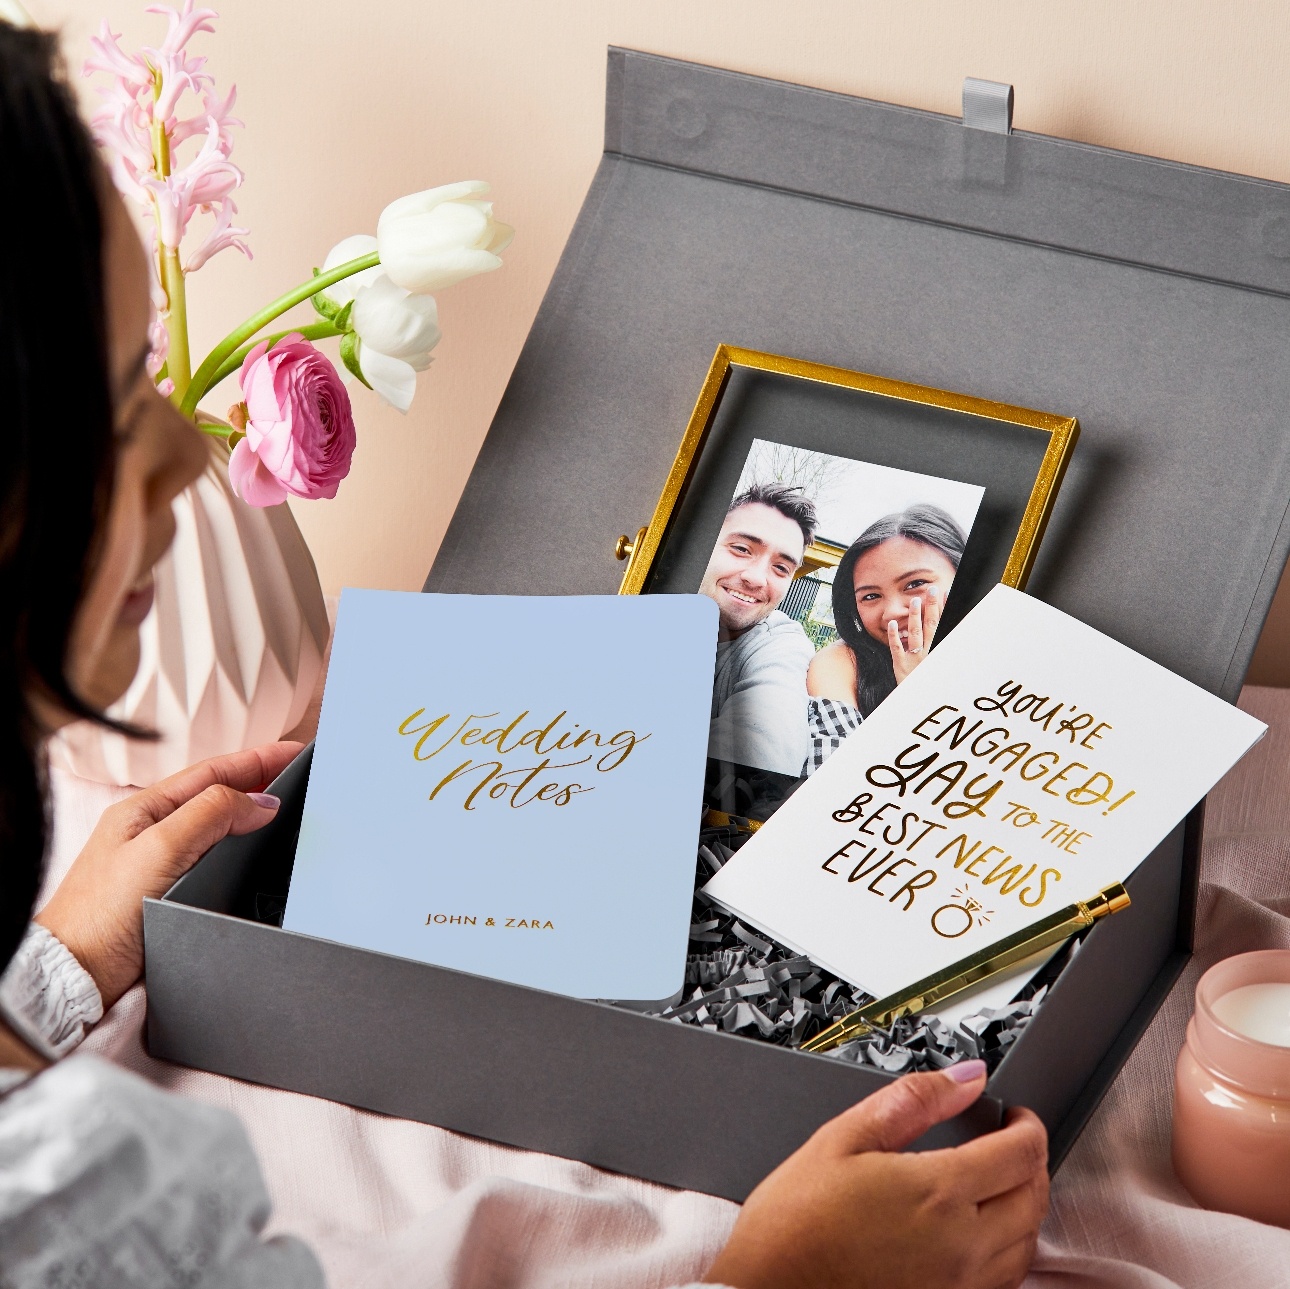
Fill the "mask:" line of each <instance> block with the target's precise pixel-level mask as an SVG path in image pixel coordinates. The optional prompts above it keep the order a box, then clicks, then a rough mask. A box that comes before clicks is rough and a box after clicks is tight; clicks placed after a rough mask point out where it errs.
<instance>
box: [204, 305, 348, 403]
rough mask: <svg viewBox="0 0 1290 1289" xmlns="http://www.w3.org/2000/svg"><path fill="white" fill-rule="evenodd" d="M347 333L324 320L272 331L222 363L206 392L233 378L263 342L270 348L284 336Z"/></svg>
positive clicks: (318, 337) (314, 337)
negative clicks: (253, 350)
mask: <svg viewBox="0 0 1290 1289" xmlns="http://www.w3.org/2000/svg"><path fill="white" fill-rule="evenodd" d="M344 334H345V333H344V332H343V331H341V329H340V328H339V327H337V326H333V325H332V323H330V322H327V321H326V320H323V321H322V322H310V323H308V324H307V325H305V326H303V327H288V328H287V329H286V330H285V331H271V332H270V333H269V334H268V335H267V336H258V337H256V338H255V339H252V340H248V341H247V342H246V343H245V344H244V345H239V346H238V348H236V349H235V350H233V352H232V353H231V354H229V356H228V357H227V358H225V359H224V361H223V362H222V363H220V365H219V368H218V369H217V370H216V372H215V375H214V376H212V377H211V378H210V383H209V384H208V385H207V386H206V392H207V393H209V392H210V391H211V390H212V389H214V388H215V386H216V385H218V384H219V383H220V381H222V380H224V379H225V378H226V377H228V376H231V375H232V374H233V373H234V372H235V371H237V369H238V368H239V367H240V366H241V365H242V363H243V362H244V361H245V360H246V356H247V354H249V353H250V352H251V350H252V349H254V348H255V347H256V345H258V344H259V343H260V342H261V341H262V340H267V341H268V342H269V345H270V347H272V346H273V345H276V344H277V343H278V341H279V340H281V339H282V337H283V336H290V335H301V336H304V338H305V339H306V340H326V339H327V337H328V336H342V335H344Z"/></svg>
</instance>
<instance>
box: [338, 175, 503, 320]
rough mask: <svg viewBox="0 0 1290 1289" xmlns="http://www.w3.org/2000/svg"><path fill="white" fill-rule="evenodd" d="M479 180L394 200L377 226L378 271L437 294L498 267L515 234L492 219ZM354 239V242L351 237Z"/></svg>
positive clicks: (406, 285)
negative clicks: (500, 254) (482, 199)
mask: <svg viewBox="0 0 1290 1289" xmlns="http://www.w3.org/2000/svg"><path fill="white" fill-rule="evenodd" d="M487 192H488V185H487V184H486V183H481V182H479V181H478V180H467V181H466V182H464V183H456V184H444V185H443V186H442V187H440V188H431V189H429V190H428V191H426V192H418V193H413V194H411V196H408V197H400V198H399V199H398V200H397V201H392V202H391V203H390V204H389V205H388V206H386V208H385V209H384V210H383V211H382V212H381V218H380V219H379V220H378V221H377V225H376V242H377V249H378V250H379V252H380V256H381V267H382V268H383V269H384V270H385V271H386V273H388V274H389V275H390V279H391V280H392V281H393V282H394V283H395V284H396V285H398V286H401V287H403V288H404V289H405V290H408V291H411V292H413V293H414V294H416V295H425V294H429V293H430V292H432V291H441V290H442V289H443V288H444V287H446V286H452V285H453V284H454V283H455V282H460V281H462V280H463V279H465V278H468V277H473V276H474V275H475V274H476V273H489V272H492V270H493V269H499V268H501V267H502V261H501V259H500V258H499V257H498V252H499V251H502V250H505V249H506V247H507V246H509V245H510V242H511V238H512V237H513V236H514V235H515V230H514V229H513V228H511V227H510V225H509V224H503V223H501V222H499V221H498V220H495V219H494V218H493V203H492V202H490V201H476V200H473V198H477V197H482V196H483V195H484V194H485V193H487ZM351 240H352V239H351Z"/></svg>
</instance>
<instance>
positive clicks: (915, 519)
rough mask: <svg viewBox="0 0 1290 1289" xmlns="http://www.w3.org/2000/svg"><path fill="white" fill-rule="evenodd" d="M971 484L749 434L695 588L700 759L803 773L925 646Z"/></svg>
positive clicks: (944, 591) (966, 526) (959, 540)
mask: <svg viewBox="0 0 1290 1289" xmlns="http://www.w3.org/2000/svg"><path fill="white" fill-rule="evenodd" d="M984 493H985V489H984V488H980V487H977V486H975V485H972V484H965V483H959V482H956V481H954V480H950V479H939V478H936V477H935V476H932V475H924V474H916V473H913V472H910V471H906V470H895V469H892V468H890V467H887V466H880V465H874V464H872V463H869V462H864V461H851V460H846V459H845V458H842V457H835V456H830V455H827V454H825V453H821V452H811V451H809V450H807V449H805V448H797V447H791V446H789V445H786V444H781V443H771V442H768V441H765V440H761V439H756V440H754V441H753V445H752V447H751V449H750V451H749V453H748V458H747V460H746V462H745V464H744V468H743V472H742V474H741V475H740V479H739V483H738V486H737V487H736V489H735V493H734V496H733V498H732V499H731V502H730V505H729V507H728V509H727V511H726V515H725V518H724V520H723V522H722V525H721V532H720V535H719V536H718V538H717V543H716V546H715V547H714V549H713V552H712V556H711V558H710V559H709V561H708V566H707V570H706V572H705V573H704V575H703V580H702V583H701V585H700V587H699V590H700V593H701V594H703V595H707V596H709V597H710V598H711V599H713V600H715V601H716V603H717V607H718V609H719V610H720V623H721V625H720V632H719V635H718V644H717V664H716V676H715V682H714V686H713V693H712V724H711V728H710V733H709V743H708V755H709V757H711V758H713V759H714V760H716V761H719V762H723V763H727V764H733V765H737V766H748V767H753V768H756V769H761V770H769V771H771V772H773V773H775V774H782V775H789V776H792V777H794V778H801V777H804V776H806V775H809V774H811V773H813V772H814V771H815V770H817V769H818V768H819V767H820V766H821V765H822V764H823V763H824V761H825V760H826V759H827V758H828V756H829V755H830V754H831V753H832V752H834V751H835V750H836V749H837V748H838V747H839V746H840V745H841V743H842V740H843V739H845V738H846V737H847V735H848V734H850V733H851V732H852V731H854V730H856V729H858V728H859V726H860V724H861V722H862V721H863V720H864V719H865V718H866V717H867V716H868V715H869V714H870V713H871V712H872V711H873V710H874V708H875V707H877V706H878V704H879V703H881V702H882V700H883V699H884V698H886V696H887V695H888V694H890V693H891V692H892V690H894V689H895V687H896V686H897V685H898V684H900V682H901V681H903V680H904V679H905V678H906V677H907V676H908V675H909V674H910V673H911V672H912V671H913V670H914V669H915V668H916V667H917V666H918V664H919V663H920V662H921V661H922V660H923V658H924V657H926V653H927V650H928V649H929V648H930V647H931V645H932V642H933V641H934V639H935V637H936V629H937V626H938V624H939V622H940V619H941V613H942V610H943V608H944V605H945V599H946V596H947V595H948V594H949V591H950V587H951V586H952V585H953V582H954V578H955V575H956V573H957V571H958V567H959V563H960V561H961V559H962V556H963V550H964V547H965V546H966V544H967V539H968V535H969V533H970V532H971V531H972V525H973V523H974V521H975V519H976V514H977V510H978V508H979V507H980V504H981V498H982V496H983V495H984Z"/></svg>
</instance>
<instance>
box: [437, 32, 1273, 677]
mask: <svg viewBox="0 0 1290 1289" xmlns="http://www.w3.org/2000/svg"><path fill="white" fill-rule="evenodd" d="M1288 340H1290V189H1287V187H1286V186H1284V185H1280V184H1273V183H1267V182H1263V181H1259V180H1254V179H1248V178H1244V177H1241V176H1236V175H1230V174H1222V173H1218V172H1215V171H1208V170H1202V169H1198V168H1196V167H1190V166H1182V165H1177V164H1175V163H1171V162H1165V161H1156V160H1153V159H1151V158H1146V157H1141V156H1135V155H1131V154H1125V153H1118V152H1113V151H1109V150H1107V149H1102V148H1093V147H1088V146H1084V145H1079V144H1073V143H1070V142H1067V141H1064V140H1058V139H1050V138H1045V137H1042V136H1038V135H1028V134H1024V133H1018V132H1014V133H1012V134H1010V135H1000V134H990V133H985V132H983V131H980V130H968V129H964V127H963V125H962V123H961V122H960V121H959V120H958V119H957V118H953V117H945V116H938V115H936V114H933V113H927V112H920V111H914V110H912V109H906V108H900V107H893V106H891V105H888V104H882V103H874V102H869V101H866V100H863V99H856V98H850V97H847V96H845V95H839V94H831V93H825V92H822V91H813V90H803V89H802V88H801V87H796V86H788V85H782V84H779V83H776V82H772V81H766V80H761V79H758V78H756V77H750V76H743V75H739V74H736V73H731V72H724V71H718V70H714V69H711V68H705V67H699V66H696V65H693V64H687V63H681V62H677V61H674V60H671V59H666V58H659V57H655V56H653V55H648V54H642V53H637V52H634V51H630V50H621V49H615V50H612V51H611V52H610V60H609V94H608V111H607V123H606V151H605V156H604V158H603V160H602V162H601V165H600V168H599V170H598V172H597V174H596V177H595V179H594V181H593V183H592V187H591V190H590V192H589V194H588V197H587V200H586V203H585V204H584V207H583V210H582V214H581V216H580V217H579V220H578V222H577V225H576V227H575V229H574V232H573V235H572V237H571V238H570V241H569V244H568V247H567V248H566V250H565V253H564V255H563V257H562V258H561V260H560V263H559V266H558V268H557V270H556V273H555V276H554V278H553V280H552V282H551V286H550V289H549V290H548V292H547V295H546V298H545V300H544V302H543V305H542V308H541V310H540V311H539V314H538V317H537V320H536V322H535V324H534V327H533V330H532V332H531V333H530V335H529V338H528V341H527V343H526V344H525V347H524V349H523V352H522V353H521V355H520V359H519V361H518V363H517V365H516V368H515V372H514V375H513V376H512V379H511V382H510V385H509V386H508V388H507V391H506V394H505V395H504V397H503V399H502V402H501V405H500V407H499V409H498V413H497V416H496V418H495V420H494V422H493V426H492V428H491V430H490V432H489V434H488V437H487V439H486V440H485V443H484V445H483V448H482V449H481V451H480V455H479V459H478V461H477V463H476V466H475V470H474V472H473V473H472V475H471V478H470V480H469V482H468V483H467V486H466V489H465V491H464V493H463V495H462V498H461V501H460V504H459V505H458V508H457V511H456V513H455V515H454V517H453V520H452V523H451V524H450V526H449V529H448V532H447V534H446V535H445V538H444V541H443V544H442V546H441V548H440V551H439V555H438V558H437V559H436V561H435V565H434V568H433V569H432V570H431V573H430V576H429V578H428V580H427V582H426V589H427V590H436V591H487V592H495V593H524V592H534V593H573V592H612V591H614V590H615V589H616V588H617V584H618V579H619V576H620V574H621V571H622V567H621V565H619V564H617V563H616V562H615V560H614V558H613V555H612V546H613V540H614V538H615V536H616V535H617V534H618V533H620V532H633V531H635V528H636V527H637V526H638V525H639V524H642V523H644V522H645V521H646V520H647V518H648V516H649V514H650V512H651V510H652V508H653V505H654V501H655V500H656V498H657V495H658V491H659V489H660V487H661V485H662V482H663V479H664V476H665V474H666V471H667V468H668V466H669V464H670V462H671V458H672V455H673V453H674V452H675V450H676V446H677V443H678V442H679V440H680V436H681V433H682V430H683V429H684V426H685V423H686V419H687V417H688V415H689V412H690V409H691V407H692V405H693V402H694V399H695V397H696V396H697V394H698V390H699V387H700V384H701V382H702V379H703V375H704V372H705V371H706V369H707V365H708V363H709V361H710V359H711V356H712V353H713V351H714V350H715V348H716V346H717V344H719V343H722V342H728V343H733V344H738V345H743V346H746V347H749V348H754V349H762V350H768V351H771V352H777V353H785V354H790V355H793V356H796V357H802V358H808V359H812V360H816V361H820V362H825V363H832V364H836V365H838V366H843V367H852V368H857V369H860V370H864V371H870V372H875V373H878V374H880V375H885V376H892V377H897V378H900V379H904V380H911V381H915V382H918V383H922V384H928V385H934V386H938V387H940V388H943V389H950V390H956V391H959V392H962V393H968V394H974V395H980V396H983V397H986V398H992V399H997V400H999V401H1002V402H1007V403H1018V404H1022V405H1026V406H1031V407H1036V408H1040V409H1042V410H1045V411H1052V412H1057V413H1061V414H1063V415H1071V416H1077V417H1079V419H1080V423H1081V426H1082V430H1083V433H1082V437H1081V442H1080V445H1079V448H1078V449H1077V452H1076V456H1075V460H1074V463H1073V465H1072V467H1071V470H1070V473H1069V474H1068V476H1067V481H1066V484H1065V487H1064V489H1063V492H1062V495H1061V497H1060V499H1059V501H1058V505H1057V509H1056V513H1055V514H1054V517H1053V522H1052V525H1051V527H1050V530H1049V535H1048V538H1047V540H1046V543H1045V547H1044V549H1043V551H1042V553H1041V556H1040V560H1039V563H1038V565H1037V567H1036V570H1035V574H1034V576H1033V577H1032V580H1031V583H1030V588H1029V589H1030V590H1031V591H1032V592H1033V593H1035V594H1038V595H1040V596H1041V597H1042V598H1044V599H1046V600H1049V601H1050V602H1052V603H1054V604H1056V605H1058V606H1059V607H1061V608H1063V609H1066V610H1067V611H1069V612H1071V613H1073V614H1075V615H1076V616H1078V617H1080V618H1083V619H1084V620H1085V621H1087V622H1089V623H1091V624H1093V625H1094V626H1097V627H1099V628H1100V629H1102V630H1104V631H1106V632H1108V633H1109V634H1111V635H1113V636H1115V637H1117V638H1118V639H1120V640H1122V641H1124V642H1125V643H1126V644H1128V645H1130V646H1132V647H1133V648H1136V649H1138V650H1140V651H1141V652H1143V653H1145V654H1146V655H1147V656H1149V657H1152V658H1154V659H1156V660H1157V661H1159V662H1161V663H1162V664H1164V665H1165V666H1167V667H1170V668H1171V669H1173V670H1175V671H1177V672H1179V673H1180V674H1182V675H1184V676H1187V677H1188V678H1189V679H1191V680H1193V681H1195V682H1196V683H1198V684H1200V685H1203V686H1204V687H1205V688H1207V689H1209V690H1211V691H1213V692H1216V693H1219V694H1222V695H1223V696H1224V697H1227V698H1229V699H1230V698H1234V697H1235V696H1236V693H1237V692H1238V690H1239V687H1240V682H1241V678H1242V676H1243V674H1244V671H1245V668H1246V666H1247V664H1248V662H1249V658H1250V655H1251V653H1252V651H1253V648H1254V643H1255V641H1256V639H1257V636H1258V632H1259V628H1260V626H1261V624H1262V621H1263V618H1264V616H1265V614H1266V612H1267V608H1268V605H1269V603H1270V602H1271V597H1272V594H1273V592H1274V590H1275V588H1276V583H1277V579H1278V577H1279V575H1280V572H1281V569H1282V566H1283V565H1284V563H1285V558H1286V552H1287V548H1288V546H1290V528H1288V527H1287V522H1286V521H1287V501H1288V500H1290V440H1288V438H1287V435H1286V432H1285V431H1286V420H1287V416H1286V409H1287V408H1288V407H1290V363H1287V361H1286V358H1287V355H1290V346H1288V345H1287V341H1288Z"/></svg>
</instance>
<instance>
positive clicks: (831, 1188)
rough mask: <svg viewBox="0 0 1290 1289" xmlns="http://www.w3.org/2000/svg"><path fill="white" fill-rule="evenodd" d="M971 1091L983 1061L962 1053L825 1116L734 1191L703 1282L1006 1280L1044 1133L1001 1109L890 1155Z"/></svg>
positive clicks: (886, 1284)
mask: <svg viewBox="0 0 1290 1289" xmlns="http://www.w3.org/2000/svg"><path fill="white" fill-rule="evenodd" d="M965 1076H966V1079H965ZM964 1079H965V1081H960V1080H964ZM984 1088H985V1066H984V1065H983V1063H982V1062H980V1061H965V1062H961V1063H960V1064H958V1065H953V1066H951V1067H950V1068H949V1069H948V1070H945V1071H942V1072H940V1073H936V1074H910V1075H906V1076H905V1077H904V1078H902V1079H898V1080H897V1081H896V1082H894V1083H892V1084H891V1085H890V1086H889V1087H885V1088H883V1089H882V1090H881V1091H879V1092H875V1093H874V1094H873V1095H872V1096H869V1097H866V1098H865V1099H864V1100H863V1101H861V1102H860V1103H859V1104H858V1105H856V1106H853V1107H852V1108H851V1109H850V1110H847V1111H846V1112H845V1113H843V1114H840V1115H839V1116H838V1117H837V1118H836V1119H833V1120H831V1121H830V1122H829V1123H826V1124H825V1125H824V1127H822V1128H821V1129H820V1130H819V1131H818V1132H817V1133H816V1134H815V1135H814V1136H813V1137H812V1138H811V1139H810V1141H808V1142H807V1143H806V1145H804V1146H803V1147H802V1148H801V1149H800V1150H799V1151H798V1152H797V1153H796V1154H795V1155H792V1156H791V1157H790V1158H788V1159H787V1160H785V1161H784V1163H782V1164H781V1165H780V1166H779V1167H778V1168H777V1169H776V1170H775V1171H774V1172H773V1173H771V1175H770V1176H769V1177H767V1178H766V1180H765V1181H764V1182H762V1184H761V1185H760V1186H758V1187H757V1189H756V1190H755V1191H753V1193H752V1194H751V1195H750V1196H749V1197H748V1201H747V1203H746V1204H745V1205H744V1208H743V1212H742V1213H741V1214H740V1215H739V1220H738V1221H737V1222H736V1223H735V1229H734V1231H733V1232H732V1233H731V1236H730V1239H729V1241H728V1242H727V1244H726V1247H725V1248H724V1249H723V1250H722V1251H721V1253H720V1254H719V1255H718V1256H717V1260H716V1262H714V1263H713V1265H712V1267H711V1269H710V1270H709V1272H708V1275H707V1277H706V1278H707V1280H708V1281H709V1282H713V1283H717V1284H725V1285H733V1286H736V1289H789V1286H794V1287H797V1286H801V1287H802V1289H805V1287H806V1286H810V1287H811V1289H842V1287H843V1286H848V1287H850V1289H860V1287H861V1286H881V1287H882V1289H903V1287H904V1286H908V1287H909V1289H929V1286H933V1285H945V1286H950V1285H952V1286H954V1289H1011V1287H1012V1286H1016V1285H1019V1284H1020V1283H1021V1281H1022V1280H1023V1278H1024V1277H1025V1274H1026V1270H1027V1268H1028V1267H1029V1266H1030V1262H1031V1259H1032V1257H1033V1256H1034V1251H1035V1242H1036V1240H1037V1238H1038V1233H1039V1223H1040V1222H1041V1221H1042V1220H1043V1217H1044V1214H1045V1213H1046V1212H1047V1210H1048V1172H1047V1167H1046V1165H1047V1160H1048V1137H1047V1134H1046V1133H1045V1131H1044V1126H1043V1124H1042V1123H1040V1121H1039V1120H1038V1119H1037V1118H1036V1117H1035V1115H1033V1114H1032V1113H1031V1112H1030V1111H1029V1110H1012V1111H1010V1112H1009V1114H1008V1122H1007V1126H1006V1127H1004V1128H1001V1129H1000V1130H999V1131H998V1132H992V1133H988V1134H987V1135H986V1136H984V1137H978V1138H977V1139H976V1140H975V1141H971V1142H968V1143H967V1144H966V1145H963V1146H956V1147H955V1148H953V1149H951V1150H930V1151H924V1152H922V1153H918V1154H895V1153H891V1152H895V1151H899V1150H900V1149H901V1148H902V1147H903V1146H907V1145H909V1143H910V1142H912V1141H914V1140H915V1139H916V1138H918V1137H920V1136H922V1134H923V1133H924V1132H926V1131H927V1130H928V1129H929V1128H930V1127H932V1125H933V1124H937V1123H941V1122H942V1121H943V1120H945V1119H949V1118H952V1117H953V1116H954V1115H956V1114H958V1113H960V1112H961V1111H962V1110H965V1109H966V1108H967V1107H968V1106H969V1105H971V1104H972V1102H973V1101H975V1100H976V1099H977V1097H978V1096H980V1095H981V1092H982V1091H983V1089H984Z"/></svg>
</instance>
